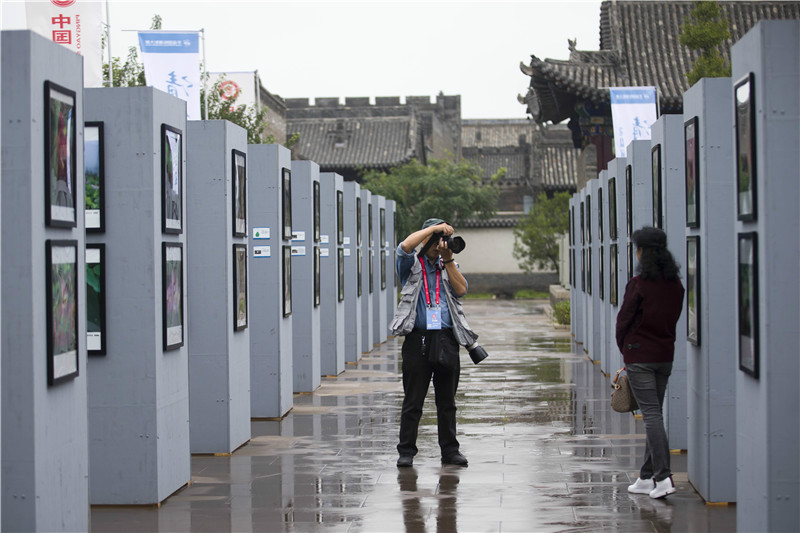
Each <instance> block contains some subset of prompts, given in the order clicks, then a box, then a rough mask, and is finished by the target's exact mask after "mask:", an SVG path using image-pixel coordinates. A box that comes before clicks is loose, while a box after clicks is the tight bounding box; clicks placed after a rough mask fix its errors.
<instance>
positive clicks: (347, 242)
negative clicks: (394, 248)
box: [342, 181, 362, 363]
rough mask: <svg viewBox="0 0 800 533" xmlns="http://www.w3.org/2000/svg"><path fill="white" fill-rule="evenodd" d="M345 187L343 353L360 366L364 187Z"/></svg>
mask: <svg viewBox="0 0 800 533" xmlns="http://www.w3.org/2000/svg"><path fill="white" fill-rule="evenodd" d="M343 188H344V245H343V246H342V249H343V250H344V252H343V253H344V276H345V277H344V287H345V291H344V303H345V321H344V354H345V361H346V362H347V363H357V362H358V360H359V359H360V358H361V351H362V350H361V285H360V284H359V282H360V279H359V277H358V261H359V257H360V254H361V247H360V246H359V235H358V233H357V231H358V229H360V228H359V227H358V226H359V224H358V220H359V219H360V214H359V212H358V208H359V207H360V206H361V186H360V185H359V184H358V183H356V182H354V181H346V182H344V184H343Z"/></svg>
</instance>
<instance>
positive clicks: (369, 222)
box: [367, 206, 375, 292]
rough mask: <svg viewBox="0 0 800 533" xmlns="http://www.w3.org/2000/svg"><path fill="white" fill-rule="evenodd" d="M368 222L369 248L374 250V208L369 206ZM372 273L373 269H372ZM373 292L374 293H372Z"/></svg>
mask: <svg viewBox="0 0 800 533" xmlns="http://www.w3.org/2000/svg"><path fill="white" fill-rule="evenodd" d="M367 222H368V224H369V228H368V229H369V235H368V236H367V246H369V247H370V248H372V247H373V246H375V240H374V239H373V238H372V206H367ZM370 272H372V269H370ZM370 292H372V291H370Z"/></svg>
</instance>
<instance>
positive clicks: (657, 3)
mask: <svg viewBox="0 0 800 533" xmlns="http://www.w3.org/2000/svg"><path fill="white" fill-rule="evenodd" d="M719 4H720V6H721V8H722V12H723V14H724V16H725V17H726V18H727V19H728V21H729V23H730V24H729V30H730V33H731V39H729V40H728V41H726V42H725V43H724V45H723V56H724V57H725V58H726V60H728V61H730V47H731V45H732V44H733V43H734V42H736V41H737V40H739V39H740V38H741V37H742V36H743V35H744V34H745V33H747V31H748V30H749V29H750V28H752V27H753V25H754V24H755V23H756V22H757V21H758V20H765V19H797V18H800V2H771V1H758V2H750V1H721V2H719ZM693 5H694V2H692V1H662V0H644V1H643V0H616V1H608V0H606V1H604V2H603V3H602V5H601V8H600V50H599V51H582V50H577V47H576V43H575V42H570V43H569V48H570V59H569V60H567V61H561V60H554V59H544V60H541V59H539V58H538V57H536V56H535V55H534V56H532V57H531V62H530V65H525V64H524V63H523V64H521V65H520V68H521V69H522V71H523V72H524V73H525V74H526V75H528V76H531V91H532V93H534V94H533V95H531V94H529V95H528V97H526V98H525V101H526V103H527V104H528V107H529V110H530V112H531V114H532V115H533V117H534V119H536V121H537V122H546V121H549V120H552V121H553V122H560V121H561V120H564V119H565V118H567V117H569V115H570V112H571V111H572V104H574V101H575V100H576V99H584V100H590V101H592V102H594V103H604V102H608V101H609V95H608V90H607V89H608V87H615V86H652V85H655V86H657V87H658V88H659V92H660V96H661V106H662V110H669V109H672V110H675V111H679V110H680V109H681V108H682V97H683V92H684V91H686V90H687V89H688V88H689V83H688V81H687V80H686V76H685V73H686V72H688V71H689V70H691V67H692V64H693V62H694V60H695V59H696V58H697V56H698V55H699V52H696V51H692V50H689V49H688V48H685V47H684V46H683V45H682V44H680V40H679V37H678V36H679V34H680V31H681V26H682V25H683V23H684V20H685V19H687V17H688V16H689V12H690V11H691V9H692V7H693ZM531 96H535V98H531Z"/></svg>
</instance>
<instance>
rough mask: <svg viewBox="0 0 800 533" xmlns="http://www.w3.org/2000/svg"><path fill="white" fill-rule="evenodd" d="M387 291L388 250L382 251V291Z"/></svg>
mask: <svg viewBox="0 0 800 533" xmlns="http://www.w3.org/2000/svg"><path fill="white" fill-rule="evenodd" d="M385 289H386V250H381V290H385Z"/></svg>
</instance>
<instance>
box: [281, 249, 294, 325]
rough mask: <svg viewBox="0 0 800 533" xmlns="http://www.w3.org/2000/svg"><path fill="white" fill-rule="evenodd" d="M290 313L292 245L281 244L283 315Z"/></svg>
mask: <svg viewBox="0 0 800 533" xmlns="http://www.w3.org/2000/svg"><path fill="white" fill-rule="evenodd" d="M291 314H292V247H291V246H290V245H288V244H284V245H283V316H289V315H291Z"/></svg>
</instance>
